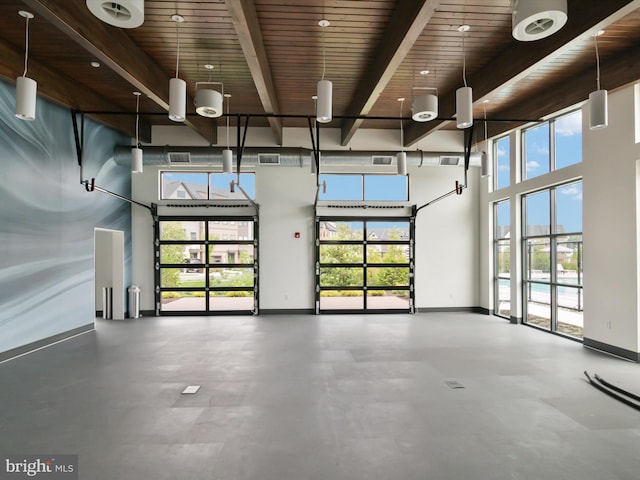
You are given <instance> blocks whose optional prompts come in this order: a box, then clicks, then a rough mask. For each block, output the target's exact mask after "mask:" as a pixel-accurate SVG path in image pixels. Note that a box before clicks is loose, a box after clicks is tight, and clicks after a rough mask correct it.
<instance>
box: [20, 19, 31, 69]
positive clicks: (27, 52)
mask: <svg viewBox="0 0 640 480" xmlns="http://www.w3.org/2000/svg"><path fill="white" fill-rule="evenodd" d="M26 19H27V26H26V29H25V30H26V34H25V36H26V38H25V42H24V43H25V49H24V73H23V74H22V76H23V77H26V76H27V61H28V59H29V17H26Z"/></svg>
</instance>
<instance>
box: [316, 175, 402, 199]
mask: <svg viewBox="0 0 640 480" xmlns="http://www.w3.org/2000/svg"><path fill="white" fill-rule="evenodd" d="M407 178H408V177H407V176H406V175H378V174H372V175H367V174H335V175H332V174H324V175H320V184H321V185H322V184H323V182H326V185H327V187H326V192H325V191H323V190H320V196H319V199H320V200H334V201H335V200H347V201H348V200H355V201H362V200H364V201H387V202H403V201H407V200H409V192H408V181H407Z"/></svg>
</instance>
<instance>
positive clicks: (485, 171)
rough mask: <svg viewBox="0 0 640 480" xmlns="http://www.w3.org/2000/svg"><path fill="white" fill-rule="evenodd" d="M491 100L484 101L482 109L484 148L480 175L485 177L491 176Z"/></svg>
mask: <svg viewBox="0 0 640 480" xmlns="http://www.w3.org/2000/svg"><path fill="white" fill-rule="evenodd" d="M488 102H489V100H485V101H484V102H482V110H483V112H484V148H485V151H484V152H482V154H481V156H480V170H481V172H480V175H481V176H483V177H490V176H491V169H492V162H491V155H490V154H489V144H488V143H487V103H488Z"/></svg>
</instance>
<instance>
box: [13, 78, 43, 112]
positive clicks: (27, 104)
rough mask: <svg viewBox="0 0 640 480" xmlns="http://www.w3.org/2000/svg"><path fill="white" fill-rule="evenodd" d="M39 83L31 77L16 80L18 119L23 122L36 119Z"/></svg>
mask: <svg viewBox="0 0 640 480" xmlns="http://www.w3.org/2000/svg"><path fill="white" fill-rule="evenodd" d="M37 91H38V83H37V82H36V81H35V80H33V79H32V78H29V77H18V78H17V79H16V117H18V118H20V119H21V120H30V121H31V120H35V119H36V97H37Z"/></svg>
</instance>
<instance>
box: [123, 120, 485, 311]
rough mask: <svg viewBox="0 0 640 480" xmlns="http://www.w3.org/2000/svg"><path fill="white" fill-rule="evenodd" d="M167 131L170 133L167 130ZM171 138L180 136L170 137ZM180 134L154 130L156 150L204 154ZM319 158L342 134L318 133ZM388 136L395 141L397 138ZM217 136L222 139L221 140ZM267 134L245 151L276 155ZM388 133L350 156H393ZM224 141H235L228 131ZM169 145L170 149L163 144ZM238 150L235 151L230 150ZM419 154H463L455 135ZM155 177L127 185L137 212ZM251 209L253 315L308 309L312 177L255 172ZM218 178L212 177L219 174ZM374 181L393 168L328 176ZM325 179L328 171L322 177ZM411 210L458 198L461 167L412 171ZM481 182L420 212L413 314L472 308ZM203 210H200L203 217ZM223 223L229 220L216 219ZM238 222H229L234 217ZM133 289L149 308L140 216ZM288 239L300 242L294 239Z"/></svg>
mask: <svg viewBox="0 0 640 480" xmlns="http://www.w3.org/2000/svg"><path fill="white" fill-rule="evenodd" d="M172 128H174V130H171V129H172ZM176 128H177V129H176ZM182 131H184V127H167V126H164V127H154V130H153V135H154V143H155V144H157V145H164V144H169V143H170V144H171V145H194V146H197V145H201V144H198V143H193V140H194V139H193V138H191V136H186V137H184V139H181V137H180V132H182ZM321 134H322V141H321V148H322V149H324V150H339V149H347V148H349V147H341V146H340V145H339V143H340V130H339V129H323V131H322V133H321ZM394 134H395V135H394ZM223 135H224V130H219V137H218V138H219V139H221V140H222V139H224V136H223ZM271 137H272V135H271V132H270V129H260V128H257V129H249V132H248V135H247V146H270V147H273V146H274V144H273V143H269V142H272V140H270V138H271ZM396 137H398V135H397V132H395V131H385V130H360V131H358V132H357V133H356V135H355V136H354V138H353V140H352V142H351V144H350V147H351V148H352V149H354V150H356V149H359V150H360V149H361V150H388V151H390V152H396V151H397V150H398V142H399V138H396ZM231 138H232V139H235V131H234V130H233V129H232V133H231ZM283 138H284V143H285V145H284V146H286V147H304V148H310V139H309V134H308V130H307V129H302V128H300V129H285V131H284V135H283ZM169 139H170V140H171V142H169V141H168V140H169ZM234 144H235V142H233V141H232V147H233V145H234ZM416 148H420V149H424V150H427V151H446V152H461V151H462V149H463V146H462V134H461V133H460V132H458V131H442V132H436V133H435V134H433V135H431V136H429V137H428V138H426V139H424V140H422V141H421V143H420V144H418V145H417V147H416ZM159 170H160V169H159V168H158V167H147V166H145V168H144V173H143V174H136V175H133V178H132V192H133V198H134V199H135V200H137V201H140V202H143V203H151V202H158V186H159V180H158V172H159ZM254 170H255V171H256V199H257V202H258V203H259V205H260V225H259V228H260V237H259V239H260V289H261V291H260V308H261V309H262V310H264V309H267V310H285V309H290V310H297V309H313V308H314V291H313V287H314V244H313V240H314V223H313V220H314V219H313V202H314V198H315V177H314V176H313V175H311V174H310V172H309V169H308V167H305V168H300V167H284V166H258V167H254ZM218 171H219V170H218ZM341 171H343V172H363V171H375V172H379V173H382V172H385V173H392V172H395V167H375V168H374V167H370V166H369V167H364V166H362V167H332V169H331V172H332V173H336V172H341ZM324 172H325V173H329V170H328V169H325V170H324ZM409 175H410V192H411V202H412V203H415V204H417V205H422V204H424V203H426V202H429V201H431V200H433V199H434V198H436V197H438V196H440V195H442V194H444V193H446V192H448V191H451V190H453V189H454V188H455V181H456V180H459V181H463V179H464V171H463V168H462V167H423V168H418V167H412V166H410V167H409ZM478 177H479V169H478V168H471V169H470V173H469V187H470V188H469V189H467V190H465V191H464V192H463V194H462V195H460V196H457V195H453V196H451V197H449V198H446V199H444V200H443V201H442V202H439V203H437V204H435V205H433V206H429V207H426V208H425V209H423V210H422V211H421V212H420V214H419V215H418V219H417V222H416V241H417V243H416V257H417V258H416V269H417V270H416V289H417V290H416V306H417V307H418V309H420V308H423V309H424V308H440V307H453V308H456V307H472V306H477V305H478V302H479V293H478V292H479V288H478V285H479V283H478V281H477V280H478V277H479V269H478V264H479V262H478V255H479V253H478V252H479V250H478V244H477V241H476V239H477V238H478V231H479V219H478V202H479V193H478V187H477V185H478ZM203 210H204V209H203ZM161 213H162V214H171V213H173V214H177V215H184V214H186V213H189V214H196V213H204V214H205V215H211V214H213V212H212V211H211V209H206V210H204V211H203V212H196V211H195V210H193V209H190V210H188V211H187V210H184V209H177V210H176V209H174V211H173V212H171V211H170V209H168V208H167V207H161ZM223 213H227V212H223ZM234 213H236V212H234ZM132 223H133V225H132V237H133V239H132V253H133V260H132V267H133V269H132V270H133V271H132V283H133V284H136V285H140V287H141V288H142V293H141V309H142V310H154V305H153V287H154V285H153V264H154V259H153V255H152V254H153V248H152V238H153V228H152V225H153V224H152V221H151V216H150V215H149V213H148V211H147V210H145V209H144V208H141V207H138V206H133V207H132ZM295 232H300V233H301V238H299V239H296V238H295V237H294V234H295Z"/></svg>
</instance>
